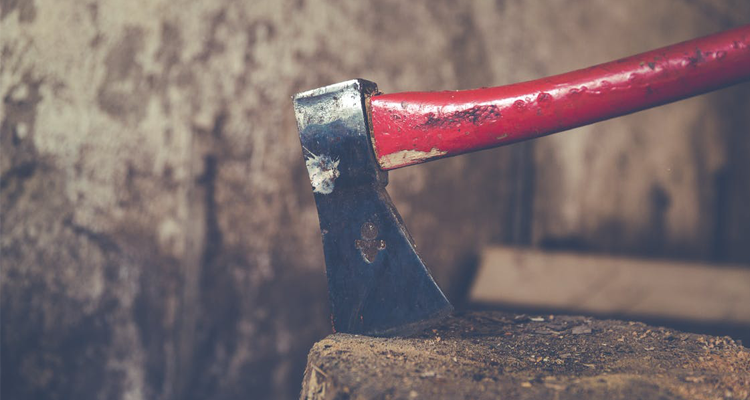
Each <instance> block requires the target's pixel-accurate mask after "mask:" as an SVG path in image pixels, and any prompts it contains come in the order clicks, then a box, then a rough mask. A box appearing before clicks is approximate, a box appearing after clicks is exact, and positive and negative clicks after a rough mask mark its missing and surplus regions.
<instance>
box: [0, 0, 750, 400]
mask: <svg viewBox="0 0 750 400" xmlns="http://www.w3.org/2000/svg"><path fill="white" fill-rule="evenodd" d="M748 16H750V12H749V11H748V6H747V4H746V3H745V2H741V1H736V2H719V3H714V2H708V1H705V2H703V1H690V2H680V1H664V2H659V3H654V2H648V1H638V2H628V3H622V4H619V3H617V4H613V3H612V2H608V1H589V2H583V3H580V4H579V3H576V4H575V5H571V4H569V3H564V2H553V3H549V4H545V5H542V4H541V3H540V4H537V3H535V2H520V1H497V2H489V1H486V2H483V1H479V2H474V3H466V4H460V5H459V4H454V3H453V2H450V1H428V0H420V1H411V2H398V1H380V2H373V3H354V2H346V1H324V0H314V1H313V0H307V1H304V0H297V1H291V0H289V1H239V0H219V1H211V2H209V1H202V2H201V1H188V0H180V1H167V0H158V1H146V0H137V1H128V2H124V1H118V0H85V1H73V0H0V33H1V34H0V96H1V97H2V103H1V104H0V123H1V125H0V149H1V150H2V153H1V156H0V190H1V191H0V201H1V204H0V206H1V210H2V228H1V231H0V234H1V237H0V252H1V254H2V270H1V272H0V274H1V275H0V277H1V278H2V294H1V295H0V296H1V299H2V389H1V390H2V396H3V397H7V398H9V399H11V398H13V399H23V398H35V399H68V398H76V399H99V398H102V399H104V398H106V399H204V398H212V399H234V398H248V397H249V398H293V397H296V396H297V394H298V391H299V387H300V382H301V378H302V373H303V369H304V357H305V354H306V353H307V350H308V349H309V347H310V346H311V344H312V343H313V342H314V341H315V340H316V339H319V338H321V337H322V336H324V335H325V334H327V333H328V332H329V331H330V326H329V322H328V315H327V314H328V310H327V307H328V306H327V294H326V288H325V275H324V264H323V257H322V250H321V245H320V233H319V231H318V225H317V224H318V222H317V214H316V211H315V206H314V202H313V198H312V194H311V189H310V183H309V181H308V178H307V174H306V173H305V169H304V164H303V159H302V155H301V149H300V146H299V139H298V137H297V133H296V126H295V122H294V116H293V111H292V107H291V100H290V96H291V95H292V94H294V93H296V92H298V91H301V90H306V89H310V88H314V87H319V86H323V85H326V84H329V83H334V82H338V81H343V80H347V79H350V78H353V77H363V78H366V79H369V80H372V81H375V82H378V83H379V85H380V89H381V90H382V91H384V92H396V91H405V90H436V89H466V88H473V87H480V86H490V85H501V84H507V83H512V82H516V81H520V80H526V79H532V78H537V77H541V76H543V75H546V74H552V73H558V72H565V71H566V70H570V69H575V68H579V67H584V66H587V65H588V64H594V63H598V62H603V61H607V60H608V59H610V58H617V57H620V56H625V55H628V54H632V53H635V52H638V51H644V50H647V49H649V48H651V47H657V46H661V45H666V44H670V43H673V42H676V41H680V40H683V39H686V38H689V37H692V36H697V35H702V34H708V33H711V32H714V31H716V30H719V29H722V28H726V27H730V26H736V25H739V24H740V23H742V22H743V21H744V22H746V21H747V18H748ZM747 92H748V91H747V85H745V86H742V87H739V88H735V89H730V90H727V91H725V92H722V93H717V94H712V95H709V96H704V97H701V98H699V99H694V100H689V101H687V102H682V103H679V104H677V105H673V106H668V107H666V108H661V109H660V110H654V111H649V112H647V113H642V114H637V115H633V116H629V117H626V118H623V119H620V120H617V121H612V122H606V123H603V124H599V125H594V126H591V127H587V128H582V129H579V130H577V131H575V132H570V133H567V134H563V135H559V136H555V137H550V138H545V139H541V140H539V141H536V142H533V143H529V144H523V145H518V146H513V147H510V148H501V149H496V150H491V151H485V152H481V153H477V154H475V155H472V156H466V157H458V158H453V159H449V160H445V161H441V162H438V163H434V164H429V165H423V166H416V167H412V168H407V169H404V170H399V171H394V172H392V173H391V184H390V185H389V191H390V193H391V194H392V196H393V198H394V201H395V203H396V205H397V206H398V208H399V210H400V211H401V213H402V215H403V216H404V218H405V220H406V223H407V225H408V226H409V228H410V229H411V231H412V233H413V236H414V237H415V239H416V242H417V244H418V246H419V249H420V251H421V252H422V254H423V256H424V258H425V260H426V262H427V264H428V265H429V266H430V267H431V268H432V270H433V272H434V274H435V277H436V279H437V280H438V281H439V283H440V284H441V286H442V287H443V288H445V289H446V292H447V293H448V295H449V297H451V298H452V299H453V300H455V301H457V302H460V300H461V299H462V296H463V294H464V293H465V290H466V288H467V285H468V280H469V279H470V277H471V274H468V273H467V271H471V269H472V268H473V266H475V264H476V262H475V261H476V257H477V254H478V251H479V249H481V248H482V247H483V246H484V245H485V244H487V243H511V244H520V245H543V246H549V247H565V246H568V247H576V248H585V249H593V250H597V251H614V252H621V253H629V254H637V255H642V254H647V255H655V256H664V255H667V256H677V257H698V258H704V259H729V260H734V261H744V262H750V253H748V249H747V247H746V246H744V245H743V239H746V238H747V237H750V234H748V229H750V228H748V227H749V226H750V214H748V211H747V209H746V207H745V205H746V204H747V201H748V199H750V193H748V190H750V189H748V188H747V187H745V186H743V185H742V182H747V181H748V179H750V172H749V171H750V165H748V159H747V157H746V156H745V154H747V152H748V151H750V140H749V139H747V137H748V135H746V133H747V130H748V128H747V127H748V126H750V123H748V115H750V113H747V112H746V111H747V109H748V104H749V102H748V96H747V94H746V93H747ZM605 138H606V139H605ZM670 168H672V169H670ZM678 173H679V175H678ZM644 177H646V178H644ZM644 232H645V234H644ZM654 232H656V233H654ZM648 235H650V236H648ZM717 237H719V238H720V239H722V240H717V239H716V238H717Z"/></svg>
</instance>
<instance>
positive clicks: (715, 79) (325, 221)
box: [293, 25, 750, 336]
mask: <svg viewBox="0 0 750 400" xmlns="http://www.w3.org/2000/svg"><path fill="white" fill-rule="evenodd" d="M749 78H750V25H746V26H743V27H740V28H736V29H732V30H729V31H725V32H721V33H718V34H714V35H711V36H706V37H703V38H699V39H694V40H690V41H687V42H682V43H679V44H676V45H672V46H668V47H664V48H661V49H657V50H653V51H650V52H646V53H643V54H639V55H635V56H631V57H628V58H623V59H620V60H617V61H613V62H609V63H605V64H600V65H597V66H594V67H590V68H586V69H581V70H577V71H573V72H569V73H565V74H561V75H556V76H552V77H548V78H543V79H539V80H535V81H530V82H523V83H517V84H513V85H508V86H501V87H494V88H481V89H474V90H465V91H443V92H409V93H395V94H381V93H380V92H378V89H377V86H376V85H375V84H374V83H372V82H368V81H365V80H361V79H357V80H351V81H347V82H342V83H338V84H334V85H330V86H326V87H322V88H319V89H314V90H310V91H307V92H302V93H299V94H297V95H295V96H294V97H293V101H294V111H295V115H296V119H297V127H298V129H299V136H300V141H301V142H302V152H303V156H304V158H305V166H306V167H307V172H308V174H309V176H310V183H311V184H312V189H313V194H314V197H315V203H316V205H317V209H318V217H319V220H320V230H321V232H322V235H323V250H324V254H325V260H326V273H327V277H328V291H329V295H330V301H331V319H332V323H333V328H334V330H335V331H337V332H347V333H356V334H366V335H375V336H405V335H409V334H412V333H415V332H417V331H419V330H422V329H424V328H426V327H428V326H430V325H431V324H434V323H435V322H436V321H438V320H440V319H441V318H443V317H445V316H447V315H448V314H450V312H451V311H452V307H451V305H450V303H449V302H448V300H447V299H446V297H445V295H443V293H442V292H441V291H440V288H439V287H438V286H437V284H436V283H435V281H434V280H433V279H432V277H431V276H430V273H429V271H428V270H427V268H426V267H425V265H424V262H423V261H422V259H421V258H420V257H419V254H417V251H416V246H415V244H414V241H413V240H412V238H411V236H410V235H409V232H408V231H407V229H406V227H405V226H404V223H403V221H402V220H401V217H400V216H399V214H398V211H396V208H395V207H394V206H393V203H392V202H391V199H390V197H389V196H388V193H387V192H386V190H385V186H386V185H387V183H388V173H387V171H388V170H391V169H396V168H401V167H405V166H409V165H413V164H418V163H423V162H426V161H431V160H436V159H439V158H445V157H450V156H455V155H458V154H463V153H468V152H472V151H477V150H482V149H487V148H492V147H497V146H503V145H507V144H511V143H515V142H520V141H523V140H529V139H533V138H537V137H540V136H544V135H549V134H552V133H556V132H560V131H564V130H568V129H571V128H575V127H579V126H583V125H587V124H591V123H594V122H597V121H602V120H605V119H609V118H613V117H617V116H620V115H625V114H629V113H633V112H636V111H640V110H643V109H647V108H650V107H654V106H658V105H661V104H665V103H669V102H673V101H677V100H680V99H684V98H687V97H690V96H694V95H698V94H701V93H706V92H709V91H712V90H716V89H719V88H722V87H726V86H729V85H732V84H736V83H739V82H742V81H744V80H747V79H749Z"/></svg>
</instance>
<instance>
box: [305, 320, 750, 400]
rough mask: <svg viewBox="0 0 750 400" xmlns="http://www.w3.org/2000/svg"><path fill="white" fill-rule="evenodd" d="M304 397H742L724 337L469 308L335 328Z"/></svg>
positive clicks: (744, 378) (735, 352)
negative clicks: (388, 333)
mask: <svg viewBox="0 0 750 400" xmlns="http://www.w3.org/2000/svg"><path fill="white" fill-rule="evenodd" d="M300 397H301V398H302V399H315V400H319V399H418V398H421V399H499V398H503V399H508V398H512V399H532V398H534V399H539V398H549V399H730V398H731V399H748V398H750V353H748V349H747V348H746V347H743V346H742V344H741V343H739V342H735V341H734V340H732V339H731V338H728V337H713V336H707V335H699V334H692V333H683V332H679V331H675V330H672V329H667V328H660V327H653V326H648V325H645V324H643V323H639V322H627V321H617V320H597V319H592V318H587V317H578V316H553V315H546V316H529V315H517V314H509V313H502V312H472V313H466V314H460V315H456V316H453V317H451V318H449V319H448V320H446V321H445V322H444V323H443V324H442V325H440V326H438V327H437V328H435V329H432V330H429V331H426V332H425V333H423V334H421V335H419V336H416V337H413V338H396V339H389V338H372V337H366V336H359V335H349V334H333V335H331V336H328V337H327V338H325V339H323V340H321V341H320V342H318V343H317V344H315V345H314V346H313V348H312V350H311V351H310V354H309V356H308V362H307V369H306V371H305V378H304V382H303V387H302V393H301V396H300Z"/></svg>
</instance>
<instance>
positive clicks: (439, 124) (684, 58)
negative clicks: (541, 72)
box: [370, 25, 750, 170]
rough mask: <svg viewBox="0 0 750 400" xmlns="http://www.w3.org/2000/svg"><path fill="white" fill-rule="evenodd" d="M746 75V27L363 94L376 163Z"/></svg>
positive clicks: (668, 97)
mask: <svg viewBox="0 0 750 400" xmlns="http://www.w3.org/2000/svg"><path fill="white" fill-rule="evenodd" d="M747 79H750V25H746V26H743V27H740V28H736V29H732V30H729V31H725V32H721V33H718V34H714V35H711V36H706V37H703V38H699V39H694V40H690V41H687V42H682V43H679V44H675V45H672V46H668V47H663V48H661V49H657V50H653V51H650V52H647V53H642V54H639V55H636V56H631V57H628V58H624V59H621V60H617V61H613V62H609V63H606V64H600V65H597V66H594V67H590V68H586V69H581V70H577V71H573V72H568V73H565V74H561V75H556V76H552V77H548V78H543V79H539V80H535V81H529V82H523V83H517V84H513V85H508V86H501V87H495V88H483V89H474V90H465V91H444V92H406V93H394V94H384V95H377V96H373V97H372V98H371V102H370V106H371V112H372V138H373V146H374V149H375V154H376V156H377V159H378V163H379V164H380V166H381V168H383V169H385V170H389V169H395V168H400V167H405V166H407V165H412V164H418V163H422V162H426V161H430V160H435V159H438V158H443V157H450V156H455V155H458V154H462V153H467V152H471V151H477V150H482V149H487V148H491V147H498V146H503V145H506V144H510V143H515V142H519V141H523V140H528V139H533V138H536V137H540V136H544V135H549V134H551V133H555V132H560V131H564V130H567V129H571V128H575V127H579V126H583V125H588V124H591V123H594V122H597V121H602V120H605V119H609V118H613V117H617V116H620V115H624V114H629V113H632V112H636V111H640V110H643V109H646V108H650V107H654V106H658V105H661V104H665V103H669V102H673V101H677V100H680V99H684V98H686V97H690V96H695V95H698V94H702V93H706V92H709V91H712V90H716V89H720V88H722V87H726V86H729V85H732V84H736V83H739V82H741V81H743V80H747Z"/></svg>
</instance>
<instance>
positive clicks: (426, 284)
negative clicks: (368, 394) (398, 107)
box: [294, 80, 453, 336]
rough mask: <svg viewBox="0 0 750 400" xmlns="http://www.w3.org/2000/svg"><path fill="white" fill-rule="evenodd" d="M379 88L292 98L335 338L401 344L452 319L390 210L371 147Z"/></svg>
mask: <svg viewBox="0 0 750 400" xmlns="http://www.w3.org/2000/svg"><path fill="white" fill-rule="evenodd" d="M375 92H377V86H376V85H375V84H374V83H372V82H368V81H365V80H352V81H347V82H342V83H338V84H335V85H331V86H326V87H323V88H320V89H315V90H311V91H308V92H304V93H299V94H297V95H296V96H294V110H295V114H296V117H297V126H298V128H299V135H300V141H301V142H302V148H303V155H304V157H305V166H306V167H307V171H308V174H309V176H310V183H311V184H312V188H313V194H314V196H315V203H316V205H317V207H318V217H319V219H320V230H321V232H322V234H323V251H324V254H325V260H326V273H327V275H328V291H329V295H330V299H331V312H332V319H333V325H334V329H335V330H336V331H337V332H347V333H360V334H367V335H376V336H404V335H408V334H411V333H414V332H417V331H419V330H421V329H423V328H425V327H427V326H429V325H431V324H433V323H435V322H436V321H437V320H439V319H442V318H443V317H445V316H447V315H448V314H450V312H451V311H452V309H453V308H452V307H451V305H450V303H449V302H448V300H447V299H446V298H445V295H443V292H441V291H440V288H439V287H438V286H437V284H436V283H435V281H434V280H433V279H432V276H430V273H429V271H428V270H427V268H426V267H425V265H424V262H423V261H422V259H421V258H420V257H419V255H418V254H417V252H416V249H415V247H414V242H413V240H412V238H411V235H410V234H409V232H408V231H407V230H406V227H405V226H404V224H403V221H402V220H401V216H400V215H399V214H398V212H397V211H396V208H395V207H394V206H393V203H392V202H391V199H390V197H389V196H388V193H387V192H386V191H385V186H386V184H387V183H388V175H387V172H385V171H382V170H381V169H380V168H379V167H378V164H377V162H376V161H375V155H374V153H373V150H372V146H371V143H370V121H369V118H368V111H367V107H368V101H369V97H370V95H372V94H373V93H375Z"/></svg>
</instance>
